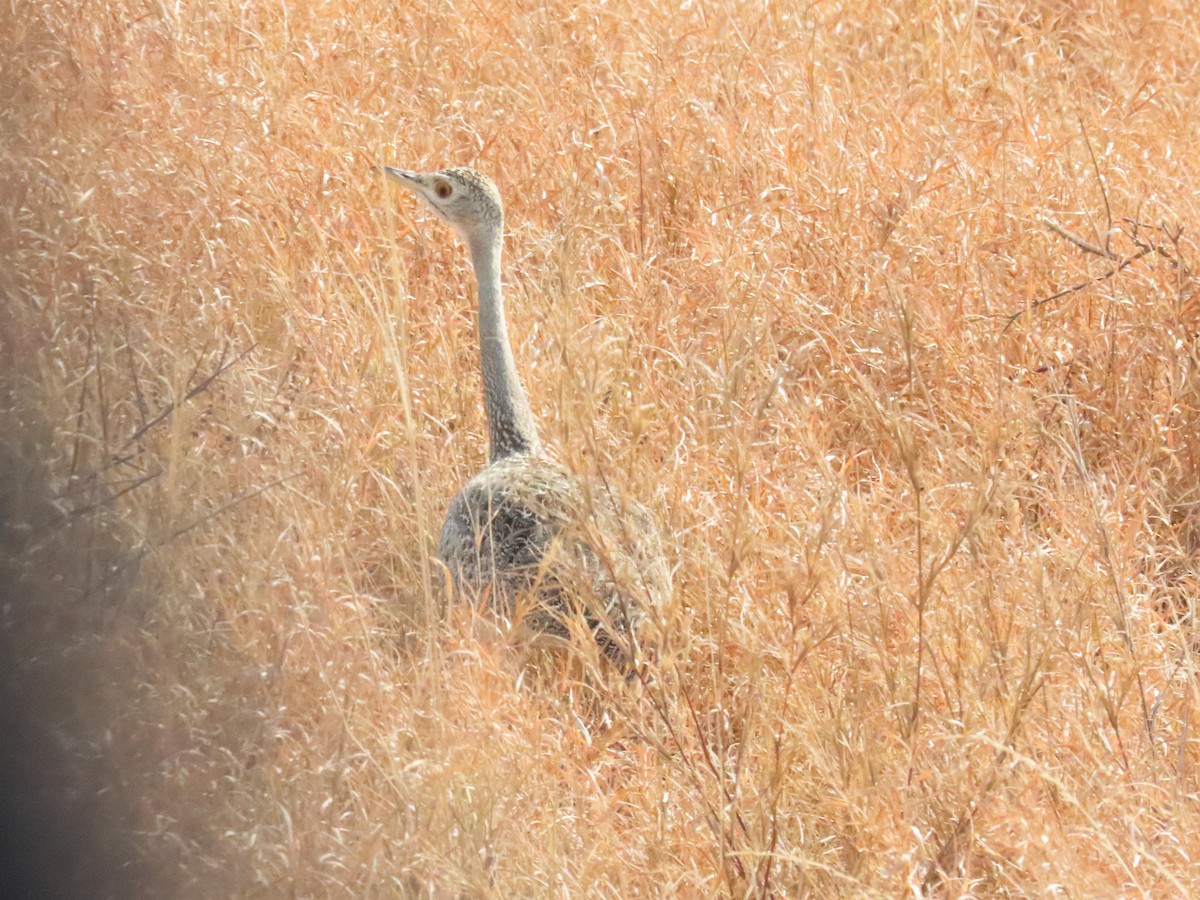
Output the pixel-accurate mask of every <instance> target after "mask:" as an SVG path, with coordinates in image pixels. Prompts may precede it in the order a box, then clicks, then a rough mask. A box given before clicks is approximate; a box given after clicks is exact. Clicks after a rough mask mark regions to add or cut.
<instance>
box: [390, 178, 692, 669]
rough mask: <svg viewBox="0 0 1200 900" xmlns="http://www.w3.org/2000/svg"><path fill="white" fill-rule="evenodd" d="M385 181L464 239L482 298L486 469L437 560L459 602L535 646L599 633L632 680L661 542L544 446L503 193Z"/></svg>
mask: <svg viewBox="0 0 1200 900" xmlns="http://www.w3.org/2000/svg"><path fill="white" fill-rule="evenodd" d="M379 169H380V170H381V171H382V172H383V174H384V175H385V176H386V177H387V179H389V180H390V181H392V182H395V183H397V184H399V185H402V186H403V187H405V188H407V189H408V190H409V191H411V192H412V193H413V194H415V195H416V196H417V197H418V198H419V199H420V200H421V201H422V202H423V203H424V205H426V206H428V207H429V208H430V209H431V210H432V211H433V212H434V214H435V215H436V216H437V217H438V218H440V219H441V220H442V221H443V222H445V223H446V224H447V225H449V226H450V228H451V229H452V230H453V231H454V232H455V233H456V234H457V235H458V237H459V238H460V239H461V240H462V242H463V243H464V244H465V245H466V248H467V250H468V252H469V254H470V258H471V263H472V266H473V269H474V273H475V280H476V288H477V292H478V323H477V324H478V338H479V355H480V370H481V373H482V376H483V401H484V410H485V413H486V418H487V430H488V438H489V444H490V447H489V454H488V461H487V464H486V465H485V466H484V467H483V468H482V469H481V470H480V471H479V472H478V473H477V474H476V475H475V476H474V477H472V478H471V479H470V480H469V481H467V483H466V484H465V485H464V486H463V487H462V489H461V490H460V491H459V492H458V494H457V495H456V496H455V497H454V499H453V500H452V501H451V503H450V506H449V508H448V510H447V512H446V518H445V521H444V523H443V525H442V531H441V536H440V539H439V542H438V554H437V555H438V558H439V559H440V560H441V562H442V563H443V564H444V565H445V566H446V569H447V570H448V572H449V575H450V578H451V581H452V583H453V586H454V589H455V590H456V591H457V593H458V594H459V595H463V596H466V597H469V598H471V599H473V600H475V601H476V602H482V603H484V605H486V606H490V607H491V608H492V609H494V610H498V611H500V612H501V614H503V615H505V616H507V617H511V618H512V619H514V620H517V621H519V622H520V623H521V625H522V627H523V629H525V630H527V631H528V632H532V635H533V636H535V637H539V636H546V637H549V638H551V639H555V640H558V641H559V642H561V643H565V644H568V645H569V644H570V642H571V641H572V639H573V637H575V636H586V635H587V634H589V633H590V636H591V639H592V640H594V641H595V643H596V646H597V647H598V649H599V651H600V653H601V654H602V656H603V657H605V658H607V659H608V660H609V661H611V662H612V663H614V664H615V665H616V666H617V668H618V669H619V670H620V671H621V672H622V673H623V674H624V675H625V677H626V679H627V680H632V679H633V678H634V677H635V676H636V673H637V672H638V671H639V670H638V666H639V665H640V663H641V661H642V660H644V659H645V656H646V654H645V651H644V648H642V646H641V638H640V635H641V634H642V633H643V632H644V630H645V628H644V626H645V623H646V622H647V621H648V620H649V619H650V618H651V613H652V611H653V610H655V609H661V608H662V606H663V605H664V604H665V603H666V601H667V599H668V597H669V595H670V592H671V572H670V567H669V566H668V563H667V559H666V556H665V555H664V553H663V546H662V535H661V532H660V531H659V528H658V525H657V522H656V520H655V518H654V516H653V515H652V514H651V512H650V511H649V510H648V509H647V508H646V507H645V506H644V505H642V504H641V503H638V502H636V501H633V500H624V499H622V498H621V497H620V496H619V495H618V494H617V492H616V491H615V490H614V489H613V488H612V487H611V486H610V485H609V484H608V483H607V481H605V480H604V479H602V478H599V477H595V478H580V477H577V476H576V475H575V474H574V473H572V472H571V471H569V470H568V469H567V468H566V467H564V466H563V465H561V464H560V463H558V462H557V461H556V460H554V459H553V458H552V457H551V456H550V455H549V454H548V453H547V452H546V450H545V448H544V447H543V445H542V442H541V440H540V438H539V436H538V429H537V424H536V422H535V420H534V416H533V412H532V410H531V408H530V405H529V395H528V394H527V393H526V391H525V387H524V384H523V383H522V381H521V377H520V374H519V373H518V371H517V366H516V362H515V360H514V357H513V351H512V345H511V343H510V341H509V336H508V325H507V320H506V318H505V313H504V293H503V288H502V283H501V277H500V260H501V254H502V249H503V240H504V205H503V203H502V201H501V198H500V192H499V190H498V189H497V188H496V185H495V184H494V183H493V182H492V180H491V179H490V178H488V177H487V176H486V175H484V174H482V173H480V172H477V171H475V170H473V169H469V168H447V169H441V170H438V171H432V172H414V171H409V170H406V169H399V168H395V167H392V166H380V167H379ZM579 623H583V625H584V626H586V630H582V629H580V627H579Z"/></svg>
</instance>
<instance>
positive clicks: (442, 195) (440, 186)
mask: <svg viewBox="0 0 1200 900" xmlns="http://www.w3.org/2000/svg"><path fill="white" fill-rule="evenodd" d="M433 192H434V193H435V194H437V195H438V198H439V199H441V200H445V199H446V198H447V197H449V196H450V195H451V194H452V193H454V188H452V187H450V183H449V182H448V181H439V182H438V183H437V184H435V185H434V186H433Z"/></svg>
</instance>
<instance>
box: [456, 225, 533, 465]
mask: <svg viewBox="0 0 1200 900" xmlns="http://www.w3.org/2000/svg"><path fill="white" fill-rule="evenodd" d="M501 234H502V226H501V224H500V223H499V222H496V223H494V224H492V223H488V224H487V225H485V226H484V227H481V228H480V229H479V230H478V231H477V232H476V233H475V234H473V235H471V237H470V239H469V240H468V243H469V245H470V248H471V262H472V263H473V264H474V266H475V277H476V280H477V281H478V283H479V356H480V367H481V368H482V370H483V402H484V407H485V408H486V410H487V420H488V434H489V436H490V438H491V443H492V449H491V459H492V462H495V461H496V460H498V459H503V458H504V457H506V456H511V455H512V454H514V453H536V452H537V451H538V449H539V448H540V446H541V443H540V442H539V441H538V434H537V426H536V425H535V424H534V421H533V413H532V412H531V411H530V409H529V398H528V397H527V396H526V395H525V388H524V387H523V386H522V385H521V379H520V377H519V376H518V375H517V367H516V364H515V362H514V361H513V353H512V346H511V345H510V344H509V342H508V324H507V322H506V321H505V319H504V297H503V295H502V294H501V290H500V248H501Z"/></svg>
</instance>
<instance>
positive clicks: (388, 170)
mask: <svg viewBox="0 0 1200 900" xmlns="http://www.w3.org/2000/svg"><path fill="white" fill-rule="evenodd" d="M375 169H376V171H379V172H382V173H383V174H384V175H386V176H387V177H388V178H390V179H391V180H392V181H396V182H399V183H400V184H402V185H404V186H405V187H406V188H408V189H409V190H410V191H416V192H417V193H418V194H420V193H422V191H421V187H422V184H421V176H420V175H418V174H417V173H416V172H410V171H408V170H407V169H397V168H396V167H394V166H376V167H375Z"/></svg>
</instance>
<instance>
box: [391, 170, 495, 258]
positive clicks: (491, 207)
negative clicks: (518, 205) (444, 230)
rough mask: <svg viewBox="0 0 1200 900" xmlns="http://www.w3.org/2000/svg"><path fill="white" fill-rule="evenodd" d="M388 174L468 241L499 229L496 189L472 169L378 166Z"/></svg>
mask: <svg viewBox="0 0 1200 900" xmlns="http://www.w3.org/2000/svg"><path fill="white" fill-rule="evenodd" d="M379 168H380V171H382V172H383V173H384V174H385V175H387V177H388V178H390V179H391V180H392V181H395V182H397V183H399V184H402V185H404V186H405V187H406V188H408V189H409V190H410V191H412V192H413V193H414V194H416V195H417V196H418V197H420V198H421V199H422V200H423V201H425V204H426V205H427V206H428V207H429V208H430V209H432V210H433V211H434V212H435V213H437V215H438V218H440V219H442V221H444V222H445V223H446V224H447V225H449V226H450V227H451V228H453V229H454V230H455V231H457V232H458V233H459V235H461V236H462V238H463V239H464V240H466V241H468V242H470V241H471V239H472V238H473V237H475V236H477V235H479V234H481V233H482V232H484V231H488V230H491V229H496V230H497V231H498V230H499V228H500V226H501V223H502V222H503V220H504V206H503V204H501V202H500V192H499V191H497V190H496V185H494V184H493V183H492V180H491V179H490V178H488V177H487V176H486V175H483V174H480V173H479V172H476V171H475V170H474V169H442V170H441V171H439V172H428V173H426V172H409V171H407V170H405V169H396V168H393V167H392V166H380V167H379Z"/></svg>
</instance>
